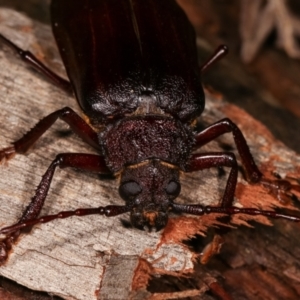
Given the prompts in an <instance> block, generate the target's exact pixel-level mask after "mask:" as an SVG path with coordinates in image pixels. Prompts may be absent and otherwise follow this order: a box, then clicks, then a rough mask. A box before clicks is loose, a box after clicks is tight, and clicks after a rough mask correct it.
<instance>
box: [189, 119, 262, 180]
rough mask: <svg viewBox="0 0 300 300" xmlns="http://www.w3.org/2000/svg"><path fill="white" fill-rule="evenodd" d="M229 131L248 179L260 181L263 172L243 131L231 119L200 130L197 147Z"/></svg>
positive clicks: (197, 136)
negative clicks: (255, 160)
mask: <svg viewBox="0 0 300 300" xmlns="http://www.w3.org/2000/svg"><path fill="white" fill-rule="evenodd" d="M227 132H232V134H233V138H234V142H235V144H236V147H237V149H238V152H239V154H240V156H241V159H242V162H243V165H244V167H245V171H246V176H247V179H248V180H249V181H250V182H253V183H255V182H258V181H259V180H260V179H261V177H262V173H261V172H260V171H259V169H258V167H257V166H256V164H255V162H254V159H253V157H252V155H251V153H250V150H249V147H248V145H247V142H246V140H245V138H244V136H243V134H242V132H241V131H240V129H239V128H238V127H237V126H236V125H235V124H234V123H233V122H232V121H231V120H230V119H227V118H226V119H222V120H220V121H218V122H216V123H214V124H213V125H211V126H209V127H207V128H206V129H204V130H203V131H201V132H199V133H198V134H197V135H196V144H195V148H200V147H201V146H203V145H205V144H207V143H209V142H210V141H212V140H214V139H216V138H217V137H219V136H220V135H222V134H224V133H227Z"/></svg>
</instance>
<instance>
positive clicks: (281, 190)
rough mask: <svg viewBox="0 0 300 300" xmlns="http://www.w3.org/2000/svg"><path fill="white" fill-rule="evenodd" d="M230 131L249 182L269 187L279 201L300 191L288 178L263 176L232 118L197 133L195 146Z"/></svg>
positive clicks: (197, 146) (199, 145) (198, 146)
mask: <svg viewBox="0 0 300 300" xmlns="http://www.w3.org/2000/svg"><path fill="white" fill-rule="evenodd" d="M228 132H231V133H232V135H233V138H234V142H235V144H236V147H237V150H238V152H239V154H240V156H241V159H242V163H243V166H244V167H245V171H246V177H247V180H248V181H249V182H251V183H261V184H262V185H263V186H264V187H266V188H268V189H269V191H270V192H271V193H272V194H273V195H274V196H275V197H276V198H277V199H278V200H279V201H283V199H284V197H285V196H286V195H288V194H289V193H290V191H291V190H297V191H300V188H299V186H297V185H293V184H291V183H290V182H289V181H287V180H269V179H266V178H264V177H263V174H262V173H261V172H260V171H259V169H258V167H257V166H256V164H255V161H254V159H253V157H252V155H251V153H250V150H249V147H248V145H247V142H246V140H245V138H244V136H243V134H242V132H241V130H240V129H239V128H238V127H237V126H236V125H235V124H234V123H233V122H232V121H231V120H230V119H227V118H226V119H222V120H220V121H218V122H216V123H215V124H213V125H211V126H209V127H207V128H206V129H204V130H203V131H201V132H199V133H198V134H197V135H196V144H195V148H200V147H201V146H203V145H205V144H207V143H208V142H210V141H212V140H214V139H215V138H217V137H219V136H220V135H222V134H224V133H228Z"/></svg>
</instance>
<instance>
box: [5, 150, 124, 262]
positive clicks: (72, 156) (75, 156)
mask: <svg viewBox="0 0 300 300" xmlns="http://www.w3.org/2000/svg"><path fill="white" fill-rule="evenodd" d="M57 167H60V168H76V169H80V170H83V171H88V172H95V173H100V174H111V172H110V170H109V169H108V168H107V166H106V163H105V160H104V157H103V156H99V155H94V154H82V153H61V154H58V155H57V156H56V158H55V159H54V160H53V162H52V163H51V165H50V166H49V168H48V169H47V171H46V172H45V174H44V175H43V177H42V180H41V182H40V184H39V185H38V187H37V189H36V192H35V195H34V196H33V198H32V199H31V202H30V203H29V205H28V206H27V207H26V209H25V211H24V213H23V214H22V216H21V218H20V219H19V221H18V222H17V223H16V224H15V225H17V224H21V223H26V222H30V221H32V220H34V219H36V218H37V217H38V215H39V214H40V211H41V209H42V208H43V205H44V202H45V199H46V197H47V194H48V191H49V188H50V184H51V181H52V178H53V175H54V172H55V169H56V168H57ZM121 211H122V210H121ZM117 212H118V211H117ZM82 215H83V214H82ZM15 225H12V226H10V227H13V226H15ZM19 235H20V230H19V229H18V227H16V229H15V230H14V231H13V230H11V231H10V233H9V234H8V235H7V236H6V237H5V238H4V239H3V240H2V241H1V242H0V263H1V262H3V261H5V260H6V258H7V256H8V252H9V250H10V249H11V246H12V244H13V243H14V242H15V241H16V240H17V238H18V236H19Z"/></svg>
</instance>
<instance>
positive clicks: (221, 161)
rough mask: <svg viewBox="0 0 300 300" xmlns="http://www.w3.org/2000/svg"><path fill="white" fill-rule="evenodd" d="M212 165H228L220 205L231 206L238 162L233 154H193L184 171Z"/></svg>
mask: <svg viewBox="0 0 300 300" xmlns="http://www.w3.org/2000/svg"><path fill="white" fill-rule="evenodd" d="M212 167H230V168H231V171H230V173H229V177H228V180H227V185H226V188H225V192H224V195H223V197H222V200H221V206H222V207H229V206H232V203H233V199H234V193H235V188H236V184H237V176H238V164H237V162H236V158H235V155H234V154H233V153H230V152H224V153H215V152H211V153H205V154H194V155H193V156H192V157H191V159H190V160H189V162H188V165H187V167H186V172H194V171H200V170H203V169H208V168H212Z"/></svg>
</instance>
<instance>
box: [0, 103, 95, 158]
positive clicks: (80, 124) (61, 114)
mask: <svg viewBox="0 0 300 300" xmlns="http://www.w3.org/2000/svg"><path fill="white" fill-rule="evenodd" d="M58 118H59V119H61V120H63V121H65V122H66V123H67V124H68V125H70V127H71V129H72V130H73V131H74V132H75V133H76V134H77V135H78V136H79V137H80V138H81V139H82V140H83V141H84V142H86V143H87V144H89V145H91V146H92V147H94V148H96V149H98V150H99V149H100V146H99V142H98V136H97V133H96V132H95V131H94V130H93V129H92V128H91V127H90V126H89V125H88V124H87V123H86V122H85V121H84V120H83V119H82V118H81V117H80V116H79V115H78V114H77V113H75V112H74V111H73V110H72V109H71V108H69V107H65V108H63V109H60V110H57V111H55V112H53V113H51V114H50V115H48V116H47V117H45V118H43V119H42V120H40V121H39V122H38V123H37V124H36V125H35V126H34V127H33V128H32V129H31V130H30V131H28V132H27V133H26V134H25V135H24V136H23V137H22V138H20V139H19V140H17V141H16V142H14V143H12V144H13V146H11V147H8V148H5V149H2V150H0V161H1V160H3V159H7V160H8V159H10V158H11V157H13V155H14V154H16V153H19V154H24V153H26V152H27V150H28V149H29V148H30V147H31V146H32V145H33V144H34V143H35V142H36V141H37V140H38V139H39V138H40V137H41V136H42V135H43V134H44V132H46V131H47V130H48V129H49V128H50V127H51V126H52V125H53V123H54V122H55V121H56V120H57V119H58Z"/></svg>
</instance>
